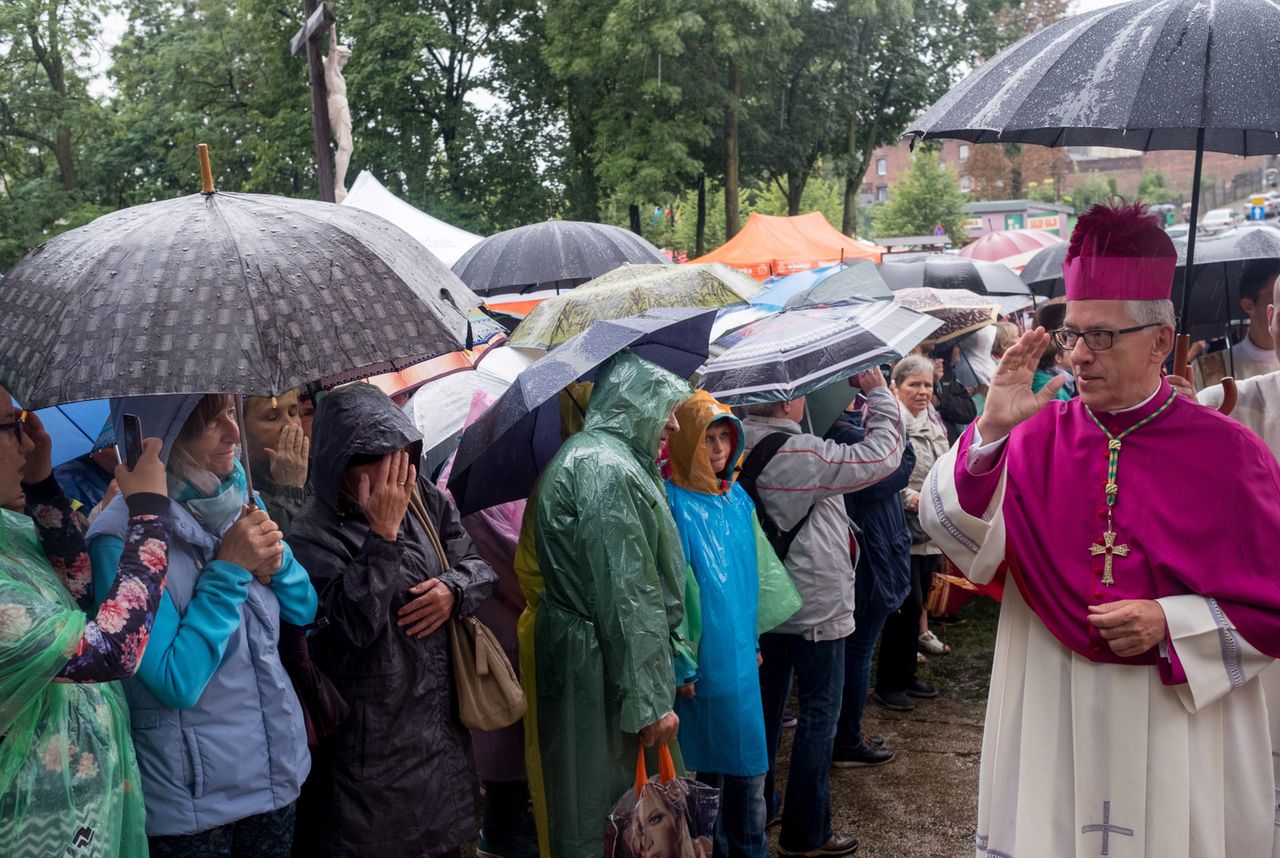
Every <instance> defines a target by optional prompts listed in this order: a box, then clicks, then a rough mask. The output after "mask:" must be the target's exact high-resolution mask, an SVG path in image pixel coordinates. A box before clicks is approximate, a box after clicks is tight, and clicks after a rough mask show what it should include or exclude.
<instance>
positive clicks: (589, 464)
mask: <svg viewBox="0 0 1280 858" xmlns="http://www.w3.org/2000/svg"><path fill="white" fill-rule="evenodd" d="M691 393H692V391H691V390H690V388H689V385H688V384H686V383H685V382H684V381H682V380H680V379H679V378H677V377H676V376H674V375H672V374H671V373H670V372H667V371H666V370H664V369H661V368H660V367H657V366H655V365H653V364H651V363H649V362H647V361H645V360H642V359H640V358H638V357H636V356H635V355H633V354H631V353H629V352H623V353H622V354H620V355H618V356H616V357H614V358H612V359H611V360H610V361H609V362H608V363H607V364H605V365H604V367H602V368H601V370H600V372H599V374H598V375H597V378H596V386H595V391H594V392H593V394H592V397H591V405H590V407H589V409H588V411H587V417H586V423H585V426H584V427H583V430H582V431H581V432H579V433H578V434H577V435H574V436H573V437H572V438H570V439H569V440H568V441H566V442H565V444H564V446H563V447H561V448H560V452H559V453H557V454H556V456H555V457H554V458H553V459H552V460H551V462H550V463H549V464H548V465H547V467H546V469H545V470H544V471H543V474H542V478H541V481H540V482H539V484H538V496H537V501H536V510H535V527H536V534H537V551H538V562H539V565H540V566H541V569H542V574H543V577H544V589H543V595H542V603H541V605H540V606H539V607H538V612H537V620H536V634H535V640H536V643H535V652H536V660H537V694H538V738H539V741H540V743H541V746H542V747H541V750H542V765H543V773H544V780H545V786H546V794H547V809H548V816H549V821H550V835H551V837H550V839H551V855H552V856H555V858H576V856H588V855H590V856H594V855H603V854H604V831H605V824H606V821H607V819H608V815H609V809H610V808H611V807H612V806H613V804H614V802H615V801H617V799H618V797H619V796H620V795H621V794H622V793H623V791H624V790H626V789H627V787H628V786H630V785H633V784H634V782H635V765H636V750H637V743H638V741H639V739H638V736H637V735H636V734H637V733H639V732H640V730H641V729H642V728H644V727H645V726H647V725H649V724H652V723H654V722H655V721H657V720H659V719H660V718H662V716H664V715H666V714H667V713H668V712H671V711H672V707H673V703H674V700H675V671H674V670H673V667H672V659H673V639H674V638H675V636H676V628H677V626H678V625H679V624H680V619H681V617H682V615H683V608H682V594H683V591H684V577H685V570H684V565H685V564H684V557H683V556H682V555H681V552H680V536H679V534H678V533H677V531H676V526H675V522H674V521H673V520H672V518H671V513H670V511H669V510H668V507H667V499H666V495H665V493H664V491H663V486H662V479H661V477H660V476H659V474H658V468H657V466H656V465H655V464H654V459H655V457H656V455H657V452H658V445H659V441H660V438H661V435H662V427H663V426H664V425H665V424H666V421H667V417H668V415H669V414H670V413H671V409H672V407H673V406H675V405H676V404H677V403H679V402H682V401H683V400H685V399H687V398H688V397H689V395H690V394H691Z"/></svg>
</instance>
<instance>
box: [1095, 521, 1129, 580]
mask: <svg viewBox="0 0 1280 858" xmlns="http://www.w3.org/2000/svg"><path fill="white" fill-rule="evenodd" d="M1089 553H1090V554H1092V555H1093V556H1094V557H1097V556H1099V555H1102V556H1104V557H1105V558H1106V559H1105V560H1103V562H1102V583H1103V584H1106V585H1107V586H1108V587H1110V586H1111V585H1112V584H1114V583H1116V579H1115V578H1112V577H1111V563H1112V561H1113V560H1114V559H1115V558H1117V557H1128V556H1129V546H1127V545H1116V532H1115V531H1114V530H1112V529H1111V528H1107V531H1106V533H1104V534H1102V542H1100V543H1099V542H1095V543H1094V544H1093V545H1090V546H1089Z"/></svg>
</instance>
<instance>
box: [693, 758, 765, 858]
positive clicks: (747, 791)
mask: <svg viewBox="0 0 1280 858" xmlns="http://www.w3.org/2000/svg"><path fill="white" fill-rule="evenodd" d="M765 777H766V776H765V775H763V774H760V775H750V776H745V777H744V776H740V775H717V774H714V773H712V772H698V780H700V781H702V782H703V783H704V784H710V785H711V786H713V787H715V788H716V789H718V790H720V816H719V817H717V818H716V847H715V858H769V842H768V840H767V839H766V838H765V834H764V826H765V822H766V821H767V817H766V814H765V808H764V781H765Z"/></svg>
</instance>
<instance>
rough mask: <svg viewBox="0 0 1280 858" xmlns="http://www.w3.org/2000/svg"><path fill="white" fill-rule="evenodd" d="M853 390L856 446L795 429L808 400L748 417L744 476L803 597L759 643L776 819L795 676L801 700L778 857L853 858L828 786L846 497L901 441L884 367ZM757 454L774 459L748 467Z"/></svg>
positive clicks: (894, 455) (845, 631)
mask: <svg viewBox="0 0 1280 858" xmlns="http://www.w3.org/2000/svg"><path fill="white" fill-rule="evenodd" d="M855 383H856V384H857V385H858V386H859V387H861V388H862V391H863V393H864V394H866V397H867V416H866V426H867V434H866V437H865V439H864V440H862V441H861V442H859V443H857V444H847V445H846V444H839V443H837V442H835V441H826V440H823V439H822V438H820V437H817V436H815V435H807V434H804V433H803V431H802V430H801V428H800V423H799V421H800V420H801V419H803V415H804V408H805V400H804V398H803V397H801V398H799V399H793V400H791V401H790V402H777V403H770V404H766V405H752V406H749V407H748V409H747V412H748V415H749V416H748V417H747V419H746V420H745V421H744V422H743V426H744V427H745V429H746V435H747V448H748V454H747V459H746V460H744V463H743V472H744V474H746V473H748V472H750V473H752V474H754V478H753V479H752V481H751V482H753V483H754V485H752V486H750V487H749V488H750V489H751V491H752V494H753V496H754V497H756V498H757V502H756V503H757V512H758V514H759V516H760V519H761V523H762V525H763V526H764V527H765V530H766V532H767V533H769V534H770V535H771V540H772V541H773V543H774V546H775V549H779V553H780V554H782V553H783V552H785V556H784V557H783V558H782V559H783V561H784V562H785V564H786V567H787V571H788V572H790V573H791V578H792V580H793V581H794V582H795V585H796V589H797V590H799V592H800V597H801V599H803V600H804V607H802V608H801V609H800V610H799V611H798V612H796V614H795V615H794V616H792V617H791V619H789V620H787V621H786V622H785V623H783V624H782V625H780V626H778V627H777V628H776V629H774V630H773V631H772V632H770V633H769V634H765V635H762V636H761V637H760V654H761V656H762V658H763V659H764V661H763V664H762V667H761V673H760V686H761V688H760V690H761V696H762V697H763V699H764V715H765V738H766V741H767V743H768V747H769V761H770V764H769V777H768V780H767V782H766V784H765V799H766V801H767V802H768V803H769V808H770V819H772V818H773V817H774V815H775V814H776V811H777V805H778V797H777V795H776V793H775V791H774V787H773V782H774V771H775V765H774V757H775V756H776V754H777V751H778V734H779V732H780V730H781V722H782V715H783V711H784V709H785V707H786V703H787V696H788V693H789V691H790V688H791V677H792V674H793V673H794V675H795V677H796V683H797V688H796V690H797V695H798V697H799V702H800V713H799V725H798V727H797V729H796V735H795V742H794V743H793V745H792V749H791V771H790V776H789V777H788V781H787V798H786V802H785V809H784V811H783V813H782V831H781V832H780V835H779V838H778V845H779V854H781V855H783V856H796V855H848V854H851V853H852V852H854V851H855V850H856V849H857V845H858V844H857V840H856V839H854V838H852V837H838V836H836V834H835V832H834V831H833V830H832V828H831V793H830V785H829V783H828V774H829V769H830V767H831V754H832V746H833V743H834V741H835V735H836V723H837V721H838V719H839V716H840V701H841V694H842V692H843V689H844V650H845V647H844V639H845V638H846V637H847V636H848V635H850V634H851V633H852V632H853V570H854V565H853V557H851V555H850V550H849V548H850V537H851V535H852V530H851V528H850V524H849V518H848V516H847V515H846V513H845V507H844V502H843V501H842V500H841V496H842V495H844V494H845V493H847V492H853V491H858V490H859V489H862V488H865V487H867V486H869V485H871V484H873V483H876V482H879V481H880V480H882V479H884V478H885V477H887V476H889V475H890V474H892V473H893V472H894V471H895V470H896V469H897V467H898V462H899V461H900V459H901V458H902V449H903V445H904V441H903V420H902V417H901V413H900V411H899V407H898V402H897V400H896V399H895V398H894V397H893V395H892V394H890V392H889V389H888V387H887V386H886V385H885V381H884V376H883V375H882V374H881V372H880V370H879V369H872V370H868V371H867V372H863V373H860V374H859V375H858V376H856V378H855ZM779 433H785V435H786V436H787V437H785V438H780V437H778V436H779ZM757 447H759V448H760V454H767V456H766V455H760V454H758V455H757V456H756V458H755V459H754V460H753V459H752V454H751V451H753V450H755V449H756V448H757ZM761 458H766V461H764V462H763V463H762V462H761V461H760V460H761ZM766 519H767V520H766ZM779 535H780V536H779Z"/></svg>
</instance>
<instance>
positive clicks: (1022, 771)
mask: <svg viewBox="0 0 1280 858" xmlns="http://www.w3.org/2000/svg"><path fill="white" fill-rule="evenodd" d="M962 451H963V452H964V453H966V454H967V453H968V452H969V449H968V446H967V445H966V444H965V443H964V442H962V443H960V444H957V445H956V447H954V448H953V449H952V450H951V451H950V452H949V453H948V454H947V455H946V456H945V457H944V458H942V459H940V460H939V461H938V463H937V464H936V465H935V467H934V468H933V470H932V472H931V473H930V475H929V478H928V479H927V480H926V482H925V486H924V490H923V492H922V498H921V504H920V517H921V522H922V524H923V525H924V527H925V529H926V531H928V533H929V534H930V536H931V537H932V538H933V539H934V541H935V542H936V543H937V544H938V545H939V547H941V548H942V550H943V552H944V553H945V554H946V555H947V556H948V557H950V558H951V560H952V561H953V562H954V563H956V565H957V566H958V567H959V568H960V569H961V571H962V572H964V574H965V575H967V576H968V577H969V578H970V579H971V580H973V581H975V582H976V583H988V582H990V581H991V580H992V579H993V577H995V575H996V573H997V570H998V569H999V568H1000V566H1001V564H1002V563H1003V562H1004V561H1005V559H1006V554H1007V552H1008V548H1009V546H1008V544H1007V541H1006V521H1005V512H1004V504H1005V499H1006V493H1007V490H1008V491H1013V489H1010V488H1009V487H1008V486H1007V485H1006V483H1007V482H1008V479H1007V477H1008V474H1007V468H1008V463H1007V461H1006V462H1005V464H1004V465H1002V466H1001V467H1002V471H1001V473H1000V476H999V485H998V488H997V489H996V490H995V494H994V496H993V497H992V499H991V502H990V504H989V505H988V507H987V509H986V510H985V511H984V512H983V514H982V515H980V516H974V515H970V514H969V513H967V512H966V511H965V509H964V508H963V507H962V506H961V503H960V496H959V492H958V490H957V487H956V479H955V471H956V468H957V456H958V455H960V454H961V452H962ZM1052 454H1053V451H1050V450H1045V451H1044V455H1046V456H1050V455H1052ZM1005 458H1006V459H1007V458H1008V457H1005ZM970 461H972V460H970ZM1170 464H1171V465H1173V464H1174V463H1170ZM966 467H967V465H966ZM1064 467H1065V462H1064ZM1124 467H1125V465H1124V464H1121V466H1120V469H1121V472H1122V474H1123V473H1124ZM1121 484H1122V485H1123V484H1124V479H1123V476H1122V478H1121ZM1045 490H1047V489H1045ZM1121 493H1122V495H1123V489H1122V492H1121ZM1060 500H1061V502H1062V503H1063V504H1071V503H1081V502H1087V501H1082V499H1079V498H1072V497H1064V498H1061V499H1060ZM1124 502H1127V503H1128V504H1129V505H1130V507H1129V509H1130V511H1133V510H1134V509H1135V508H1137V507H1139V506H1140V503H1141V502H1140V500H1138V499H1135V498H1133V497H1131V496H1130V497H1125V498H1124V501H1122V503H1124ZM1187 502H1188V503H1189V504H1193V503H1194V499H1192V498H1188V499H1187ZM1131 514H1132V512H1131ZM1189 514H1191V513H1189ZM1122 523H1123V522H1122ZM1118 529H1120V530H1121V534H1120V538H1119V539H1117V540H1116V541H1117V543H1120V542H1126V540H1127V541H1128V542H1135V540H1133V539H1132V538H1130V537H1129V536H1127V535H1126V530H1125V529H1124V528H1118ZM1098 536H1099V537H1100V533H1099V534H1098ZM1135 544H1136V542H1135ZM1139 547H1140V546H1139ZM1088 548H1089V546H1088V545H1087V544H1084V545H1081V547H1080V549H1081V551H1082V552H1084V554H1085V555H1087V554H1088ZM1142 555H1143V552H1142V551H1141V550H1139V551H1137V552H1136V554H1135V556H1134V557H1133V558H1124V559H1119V558H1117V560H1116V571H1115V575H1116V578H1117V579H1121V576H1123V575H1125V574H1126V570H1129V574H1132V569H1133V568H1134V567H1133V565H1132V564H1133V563H1137V562H1145V559H1144V557H1143V556H1142ZM1277 555H1278V557H1280V552H1277ZM1086 562H1088V561H1086ZM1126 564H1129V565H1128V566H1126ZM1104 595H1105V594H1104ZM1099 601H1107V599H1105V598H1104V599H1101V600H1099ZM1158 601H1159V602H1160V604H1161V607H1162V608H1163V610H1164V613H1165V616H1166V620H1167V623H1168V629H1169V637H1168V643H1169V644H1170V645H1171V646H1172V647H1173V649H1174V651H1175V652H1176V657H1177V661H1178V663H1179V665H1180V668H1181V670H1182V671H1183V672H1184V673H1185V676H1186V681H1185V682H1183V683H1180V684H1174V685H1169V684H1165V683H1164V682H1162V681H1161V676H1160V672H1159V670H1158V668H1157V667H1156V666H1151V665H1136V664H1114V663H1106V662H1105V661H1098V660H1092V659H1090V658H1086V657H1084V656H1082V655H1080V654H1078V653H1077V652H1075V651H1073V650H1072V649H1071V648H1068V647H1067V646H1064V645H1063V643H1061V642H1060V641H1059V640H1058V639H1057V638H1056V637H1055V636H1054V634H1053V633H1051V632H1050V630H1049V628H1048V627H1046V625H1045V623H1044V622H1042V620H1041V618H1040V617H1039V616H1038V615H1037V613H1036V612H1035V611H1033V610H1032V609H1031V608H1030V607H1028V604H1027V601H1026V599H1025V598H1024V594H1023V593H1022V592H1021V591H1020V589H1019V585H1018V583H1017V582H1016V581H1015V577H1014V576H1013V575H1009V576H1008V577H1007V579H1006V581H1005V587H1004V599H1003V603H1002V606H1001V612H1000V623H999V630H998V632H997V638H996V648H995V661H994V665H993V668H992V677H991V689H990V697H989V700H988V705H987V716H986V726H985V733H984V737H983V747H982V762H981V773H980V782H979V799H978V821H977V831H976V837H977V844H976V846H977V848H976V855H977V856H980V857H981V858H1086V856H1099V855H1106V856H1115V858H1270V856H1272V855H1273V849H1275V848H1276V832H1277V828H1276V818H1277V817H1276V803H1275V796H1276V792H1275V776H1274V774H1273V770H1272V763H1271V760H1272V756H1271V750H1272V740H1271V731H1270V727H1269V722H1268V710H1267V705H1266V700H1265V694H1264V689H1263V687H1262V683H1260V682H1259V681H1258V679H1257V677H1258V674H1259V673H1261V672H1262V671H1263V670H1264V669H1266V668H1267V667H1268V666H1269V665H1271V664H1272V662H1273V659H1272V658H1270V657H1269V656H1267V655H1264V654H1263V653H1261V652H1259V651H1258V650H1257V649H1256V648H1254V647H1253V646H1251V645H1250V644H1249V642H1248V641H1247V640H1246V639H1245V638H1244V636H1243V635H1242V634H1240V633H1239V631H1238V630H1237V629H1236V628H1235V627H1234V626H1233V625H1232V623H1231V621H1230V619H1229V618H1227V617H1226V616H1225V615H1224V613H1223V611H1222V610H1221V608H1220V607H1219V606H1218V604H1217V602H1216V601H1215V600H1214V599H1212V598H1206V597H1204V596H1201V595H1196V594H1184V595H1173V596H1165V597H1163V598H1160V599H1158ZM1161 654H1162V655H1161V657H1164V656H1167V655H1168V653H1167V651H1166V649H1165V647H1164V646H1163V645H1162V647H1161ZM1278 854H1280V853H1278Z"/></svg>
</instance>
